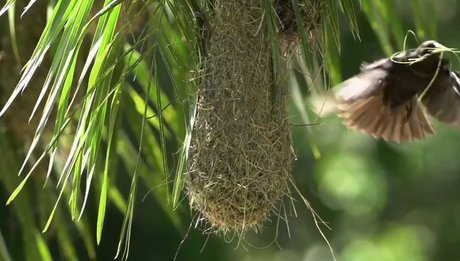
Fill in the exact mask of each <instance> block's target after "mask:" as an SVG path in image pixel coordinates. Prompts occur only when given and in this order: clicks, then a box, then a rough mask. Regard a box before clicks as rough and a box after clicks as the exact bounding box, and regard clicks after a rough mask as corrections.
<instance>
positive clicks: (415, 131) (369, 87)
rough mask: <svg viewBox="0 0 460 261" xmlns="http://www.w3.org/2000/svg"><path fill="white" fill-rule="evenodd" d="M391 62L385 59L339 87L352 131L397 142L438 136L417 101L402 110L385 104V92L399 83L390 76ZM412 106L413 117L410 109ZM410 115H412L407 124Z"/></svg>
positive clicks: (341, 114)
mask: <svg viewBox="0 0 460 261" xmlns="http://www.w3.org/2000/svg"><path fill="white" fill-rule="evenodd" d="M391 63H392V62H391V60H390V59H385V60H384V59H383V60H380V61H377V62H376V63H374V64H367V65H365V66H363V67H362V71H361V73H360V74H358V75H356V76H354V77H352V78H350V79H348V80H346V81H344V82H342V83H341V84H339V85H338V86H336V87H335V88H333V90H334V93H335V99H336V101H337V107H338V109H339V113H338V116H339V117H341V118H343V123H344V124H345V126H347V127H348V128H350V129H356V130H359V131H361V132H364V133H366V134H371V135H373V136H374V137H376V138H383V139H384V140H387V141H388V140H393V141H395V142H397V143H400V142H401V141H402V140H409V141H412V140H414V139H419V140H422V139H424V138H425V133H430V134H433V133H435V131H434V129H433V127H432V126H431V124H430V122H429V121H428V119H427V117H426V115H425V113H424V111H423V108H422V107H421V106H419V104H418V103H417V100H416V98H414V99H412V100H410V101H409V102H407V103H406V104H403V105H402V106H400V107H397V108H393V109H391V110H390V108H388V107H386V106H385V105H384V103H383V91H384V89H385V88H387V87H388V86H389V85H394V84H398V81H397V79H396V78H394V77H392V75H390V68H391ZM409 106H411V108H412V109H411V110H410V115H407V107H409ZM406 116H409V118H408V120H407V121H406Z"/></svg>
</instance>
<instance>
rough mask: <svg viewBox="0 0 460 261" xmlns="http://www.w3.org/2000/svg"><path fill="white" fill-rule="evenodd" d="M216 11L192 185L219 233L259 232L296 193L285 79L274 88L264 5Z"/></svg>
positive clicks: (227, 5)
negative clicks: (291, 190) (290, 190)
mask: <svg viewBox="0 0 460 261" xmlns="http://www.w3.org/2000/svg"><path fill="white" fill-rule="evenodd" d="M214 8H215V9H214V13H213V16H212V17H211V18H210V21H209V23H210V27H211V28H210V31H211V35H210V38H209V43H208V44H207V53H208V57H207V58H206V60H205V62H204V69H205V70H204V76H203V77H204V78H203V81H202V85H201V86H200V88H199V90H198V113H197V118H196V122H195V126H194V130H193V132H192V142H191V147H190V152H189V153H190V160H189V163H188V172H187V173H186V175H185V185H186V189H187V192H188V196H189V198H190V202H191V206H192V208H194V209H196V210H197V211H198V212H199V213H200V214H201V218H204V219H205V220H207V221H208V224H209V225H210V228H211V230H212V231H223V232H228V231H245V230H247V229H250V228H254V229H258V228H260V225H261V224H262V223H263V221H265V220H267V219H268V218H269V216H270V214H271V212H277V209H278V208H279V207H280V202H281V199H282V197H283V195H285V194H287V193H288V188H289V187H288V181H289V177H290V170H291V160H292V154H291V148H290V146H291V137H290V128H289V122H288V114H287V108H286V101H287V98H288V92H287V86H286V77H285V74H286V73H283V68H280V70H279V71H280V72H281V74H280V75H278V76H279V77H277V79H278V80H277V82H276V84H274V77H273V65H272V55H271V50H270V49H269V46H270V44H269V38H268V35H267V29H266V28H265V21H263V20H261V19H264V18H262V17H263V5H262V1H260V0H246V1H244V0H232V1H229V0H227V1H216V5H215V7H214ZM281 63H282V62H281Z"/></svg>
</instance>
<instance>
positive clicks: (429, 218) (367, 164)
mask: <svg viewBox="0 0 460 261" xmlns="http://www.w3.org/2000/svg"><path fill="white" fill-rule="evenodd" d="M426 1H428V0H426ZM39 2H40V1H39ZM376 2H381V1H376ZM393 2H395V3H397V4H396V6H397V8H395V9H393V10H389V14H388V15H391V16H393V17H395V18H394V19H395V21H396V20H397V21H398V22H401V26H402V29H403V30H404V32H406V31H408V30H413V31H416V32H417V24H416V23H417V19H415V18H414V12H413V6H412V5H411V4H409V2H410V1H393ZM423 3H424V1H420V5H422V6H423ZM433 6H434V7H435V9H434V10H431V9H430V10H425V12H429V13H431V14H435V15H434V16H433V15H430V16H429V17H430V19H432V18H433V17H435V18H436V19H434V20H426V19H428V17H425V16H423V15H422V16H421V18H422V21H423V22H424V23H425V24H430V25H432V26H434V27H436V29H437V36H436V40H437V41H439V42H440V43H442V44H444V45H446V46H448V47H453V48H455V47H457V48H459V47H460V34H458V32H459V28H460V27H459V25H460V1H458V0H439V1H435V4H433ZM356 16H357V22H358V25H359V29H360V38H361V39H360V40H357V39H356V38H355V37H354V36H353V35H352V33H351V32H350V29H349V27H348V26H347V23H346V22H345V20H344V19H345V18H344V17H343V15H341V21H340V40H341V44H342V49H341V55H340V60H339V61H340V72H341V77H342V79H346V78H348V77H351V76H352V75H354V74H356V73H357V72H358V70H359V65H360V63H361V62H363V61H367V62H371V61H373V60H375V59H378V58H381V57H384V56H385V52H384V48H382V45H381V42H380V41H379V39H378V37H377V35H376V31H375V30H373V28H372V26H371V23H370V21H371V20H370V18H369V16H366V15H365V14H364V12H362V11H361V10H359V4H357V6H356ZM1 19H2V20H3V21H4V22H5V21H6V19H7V17H6V15H4V16H3V17H2V18H1ZM378 20H379V19H375V20H372V21H371V22H372V23H380V22H382V21H378ZM390 20H391V19H390ZM3 29H4V31H5V30H6V29H5V27H3ZM30 30H33V28H30ZM418 32H420V31H418ZM419 37H423V36H420V35H419ZM424 37H425V38H427V36H426V35H425V36H424ZM24 40H26V39H24ZM423 40H425V39H423ZM419 41H422V39H419ZM408 45H409V47H415V46H416V45H417V42H416V40H415V39H414V38H413V37H412V36H409V37H408ZM33 46H34V45H32V47H31V48H32V50H33ZM397 48H398V49H402V46H398V47H397ZM29 55H30V54H29ZM459 63H460V62H459V61H457V60H456V59H455V57H454V56H452V65H453V67H454V68H456V69H460V67H459V66H460V64H459ZM0 66H1V67H6V66H10V65H9V64H5V63H4V62H2V61H0ZM159 70H163V71H165V68H164V65H163V68H162V67H161V64H160V65H159ZM5 77H7V76H5V75H3V76H2V78H5ZM0 84H2V85H4V84H5V83H0ZM2 87H3V88H7V87H4V86H2ZM131 87H132V88H133V89H136V83H135V82H134V83H131ZM310 87H311V86H308V85H302V86H300V85H299V86H297V87H296V88H298V90H300V91H301V93H302V99H303V101H304V102H305V107H306V109H308V91H307V90H308V89H309V88H310ZM8 88H10V89H11V88H12V87H11V86H10V87H8ZM162 88H163V89H164V90H166V91H165V92H166V93H173V91H172V89H173V86H172V84H171V83H170V82H169V81H167V80H163V81H162ZM139 93H141V91H139ZM0 95H3V96H6V94H5V92H3V93H2V94H0ZM3 99H4V98H3ZM133 100H134V98H133ZM141 107H142V106H141ZM289 110H290V114H291V116H292V118H291V122H292V123H295V124H300V123H302V122H303V120H304V118H303V117H302V116H301V114H302V112H301V111H299V108H298V106H295V104H294V101H290V103H289ZM129 117H130V114H129V113H127V114H125V115H124V116H123V118H124V120H123V121H122V123H121V124H122V125H123V126H124V127H125V128H127V129H129V127H127V126H130V125H132V124H139V122H138V121H137V122H135V123H133V122H131V121H130V119H129ZM318 121H319V122H321V125H316V126H307V127H305V126H295V127H292V133H293V146H294V149H295V151H296V154H297V159H296V161H295V162H294V163H293V172H292V175H293V176H294V178H295V180H296V183H297V186H298V188H299V190H300V192H301V193H302V194H303V195H304V196H305V197H306V198H307V199H308V200H309V202H310V203H311V206H312V207H313V209H314V210H315V211H316V213H317V214H318V215H319V216H320V217H321V218H322V219H323V220H324V221H325V222H327V224H328V226H329V227H331V228H332V230H329V229H328V228H326V227H325V226H324V225H321V224H319V226H320V228H321V229H322V231H323V233H324V235H325V237H326V238H327V239H328V240H329V242H330V244H331V246H332V248H333V250H334V253H335V255H336V257H337V260H340V261H454V260H459V258H460V189H459V187H460V157H459V155H460V130H458V129H454V128H451V127H448V126H445V125H442V124H438V123H437V122H435V121H434V120H433V121H434V125H435V127H436V130H437V135H432V136H429V137H428V138H427V139H426V140H424V141H417V142H414V143H403V144H395V143H393V142H384V141H381V140H376V139H374V138H373V137H372V136H365V135H363V134H360V133H357V132H354V131H347V130H345V129H344V128H343V126H342V125H341V124H340V121H339V120H338V119H337V118H335V117H333V116H331V117H326V118H322V119H319V120H318ZM9 126H12V125H8V124H7V123H3V125H2V130H1V132H2V133H3V134H2V135H3V136H2V137H1V139H0V140H1V143H2V147H1V148H2V149H1V150H0V158H2V161H1V164H2V167H0V171H1V172H0V176H1V178H2V181H1V183H0V202H6V201H7V199H8V198H9V196H10V194H11V192H12V190H14V188H15V187H16V186H17V185H18V184H19V182H20V180H22V176H21V177H16V173H17V169H18V167H19V166H20V164H21V163H22V160H23V158H24V151H23V149H21V148H22V146H24V145H21V144H22V143H21V142H14V141H13V139H12V138H11V137H16V138H17V136H20V135H18V131H20V130H18V129H14V128H13V127H9ZM126 133H128V134H129V131H126ZM152 135H153V134H152ZM128 136H129V135H128ZM131 136H135V135H134V134H131ZM17 139H18V140H20V139H19V138H17ZM312 140H313V141H314V143H315V144H316V146H317V147H318V151H319V152H320V155H319V156H318V155H314V153H313V152H312V149H311V141H312ZM133 143H135V142H133ZM5 144H8V146H9V147H7V146H6V145H5ZM178 144H179V143H178V142H177V141H176V142H172V141H168V143H167V145H168V146H169V147H170V149H169V151H170V152H174V151H175V150H177V148H178ZM133 151H135V149H134V150H133ZM144 153H147V155H148V152H144ZM104 156H105V155H104ZM134 160H135V159H134ZM7 163H8V164H9V166H8V167H6V164H7ZM173 165H174V160H171V166H173ZM14 169H16V171H12V170H14ZM116 170H117V171H116V172H117V173H118V172H119V173H118V175H117V181H116V184H117V188H118V193H119V194H116V193H115V194H116V195H119V196H120V197H122V198H127V195H128V194H129V189H130V186H131V176H130V175H126V173H131V172H132V171H133V168H132V165H128V164H121V163H120V165H119V166H118V168H117V169H116ZM141 171H142V172H143V175H145V176H147V177H149V178H150V179H151V180H153V181H152V182H151V183H147V182H145V181H144V180H143V179H141V180H140V182H139V183H140V184H139V188H138V191H137V197H136V206H135V210H134V215H133V220H132V228H131V231H132V233H131V242H130V257H129V260H133V261H147V260H155V261H158V260H173V259H174V258H175V257H176V255H177V257H176V260H178V261H180V260H203V261H204V260H213V261H221V260H222V261H224V260H229V261H230V260H232V261H233V260H241V261H259V260H260V261H262V260H263V261H285V260H286V261H332V260H333V257H332V255H331V252H330V249H329V247H328V245H327V243H326V242H325V240H324V239H323V237H322V236H321V234H320V233H319V231H318V229H317V227H316V224H315V220H314V219H313V217H312V214H311V212H310V210H309V209H308V208H307V207H306V206H305V205H304V204H303V202H302V200H301V198H300V197H299V195H297V193H296V192H294V191H293V193H292V197H293V198H294V204H293V206H294V207H295V211H294V209H293V208H292V205H290V204H291V203H290V201H286V202H287V205H289V206H291V207H288V208H287V212H286V215H287V217H288V220H287V222H286V221H285V220H280V219H277V218H276V217H274V218H273V221H272V222H267V223H266V224H265V227H264V230H263V231H262V233H257V234H256V233H249V234H248V235H247V236H246V238H245V239H244V240H243V241H241V242H238V238H237V237H238V236H237V235H231V234H228V235H227V236H226V237H218V236H215V235H206V234H203V233H202V232H201V231H200V230H199V229H197V228H195V227H194V226H193V224H192V225H191V220H192V218H193V217H194V216H193V215H194V213H192V212H190V210H189V209H188V202H187V201H186V200H184V201H182V202H181V205H182V206H183V208H180V209H178V210H177V211H175V212H171V211H165V208H171V206H170V205H169V206H168V205H166V206H165V205H164V201H165V199H163V198H161V197H159V196H158V195H159V194H158V193H156V192H155V190H157V189H158V188H157V187H154V186H153V185H154V184H155V179H157V180H158V179H159V180H160V181H161V179H162V178H158V176H159V175H160V173H159V171H158V170H156V169H155V168H154V167H144V168H142V169H141ZM14 184H16V185H14ZM42 184H43V183H40V182H38V181H34V182H30V183H29V184H28V185H27V186H26V190H27V191H26V192H24V191H23V192H24V193H23V192H21V193H22V194H21V196H20V197H19V198H18V200H16V201H15V202H14V203H13V204H12V205H9V206H5V204H4V203H1V204H0V253H3V254H1V255H0V260H6V261H8V260H14V261H16V260H19V261H21V260H44V259H43V256H44V255H45V256H46V254H43V252H42V251H44V252H48V253H49V255H50V256H49V257H50V258H51V259H49V260H113V258H114V256H115V254H116V250H117V246H118V243H119V236H120V230H121V227H122V224H123V219H124V212H123V211H121V210H120V206H123V204H122V203H120V204H121V205H120V204H117V203H113V202H112V203H109V204H108V205H107V213H106V219H105V224H104V230H103V233H102V241H101V244H100V245H99V246H96V245H95V243H94V240H95V239H94V237H95V227H96V220H97V206H98V203H97V200H96V199H98V193H100V192H99V190H98V189H94V190H92V191H91V192H90V196H89V198H94V199H95V200H89V201H88V203H87V204H88V205H87V206H86V210H85V211H86V212H85V220H86V221H85V222H86V223H85V224H86V226H85V229H88V231H90V232H88V235H89V239H87V237H85V236H82V235H81V229H80V228H78V226H75V225H74V224H73V222H72V221H71V219H70V215H69V214H68V212H66V211H61V213H60V214H59V215H57V216H56V217H55V221H53V224H54V225H53V226H52V227H51V229H50V231H49V232H47V233H45V234H43V239H44V241H43V242H42V241H37V237H36V235H37V234H40V230H41V229H42V228H43V224H44V222H46V219H47V216H48V215H49V212H50V209H51V208H52V206H53V204H54V201H53V200H52V199H53V198H54V199H55V198H56V195H57V192H56V191H55V188H54V187H53V186H51V188H47V189H45V190H42ZM39 195H42V196H39ZM46 195H49V197H48V196H46ZM62 204H64V205H65V202H62ZM24 213H28V214H27V215H31V216H33V217H35V218H27V217H25V216H24V215H26V214H24ZM171 213H173V214H171ZM30 222H32V224H31V223H30ZM56 223H59V224H60V225H56ZM25 224H28V226H26V225H25ZM35 225H36V228H34V226H35ZM25 230H28V232H26V231H25ZM64 230H65V232H62V231H64ZM27 233H28V235H29V239H26V237H25V236H24V234H27ZM63 233H64V234H63ZM64 238H66V240H67V241H65V240H64ZM275 239H276V240H275ZM88 240H89V241H88ZM28 241H29V244H28V243H27V242H28ZM37 242H42V243H43V244H44V245H46V247H45V248H47V250H43V247H44V246H43V245H40V244H38V243H37ZM62 242H69V244H67V245H66V246H64V247H63V246H61V245H60V244H61V243H62ZM88 242H89V243H88ZM88 244H89V245H92V246H93V247H92V249H93V250H92V254H90V256H91V257H88V253H87V251H88ZM31 247H33V248H36V249H38V252H40V253H41V254H37V255H32V257H31V256H30V255H28V254H27V252H29V251H35V250H32V249H31ZM66 251H67V252H66ZM38 252H37V253H38ZM89 252H91V251H89ZM5 253H8V254H5ZM72 253H73V254H72ZM8 257H9V258H10V259H8ZM34 257H35V258H34Z"/></svg>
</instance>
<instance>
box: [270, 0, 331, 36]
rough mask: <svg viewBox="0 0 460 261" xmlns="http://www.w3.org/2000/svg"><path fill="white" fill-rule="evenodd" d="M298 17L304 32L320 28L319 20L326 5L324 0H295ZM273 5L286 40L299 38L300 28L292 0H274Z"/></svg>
mask: <svg viewBox="0 0 460 261" xmlns="http://www.w3.org/2000/svg"><path fill="white" fill-rule="evenodd" d="M297 3H298V8H299V11H300V16H301V17H300V19H301V20H302V21H303V27H304V30H305V31H306V32H312V31H315V30H317V29H320V28H321V21H322V18H323V16H324V12H325V10H326V7H327V1H326V0H297ZM274 7H275V10H276V14H277V16H278V20H279V23H280V26H279V27H280V29H279V30H280V33H281V35H282V38H283V39H284V40H287V41H298V40H300V32H299V30H300V28H299V26H298V23H297V18H296V14H295V9H294V6H293V1H292V0H274Z"/></svg>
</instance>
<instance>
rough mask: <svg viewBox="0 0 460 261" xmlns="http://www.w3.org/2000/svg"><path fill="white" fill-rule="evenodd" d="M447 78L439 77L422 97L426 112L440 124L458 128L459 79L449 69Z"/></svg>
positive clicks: (459, 121) (459, 113)
mask: <svg viewBox="0 0 460 261" xmlns="http://www.w3.org/2000/svg"><path fill="white" fill-rule="evenodd" d="M445 70H447V71H448V72H449V77H439V78H438V79H439V80H437V81H435V82H434V83H433V85H432V86H430V87H429V89H428V91H427V92H426V94H425V95H424V96H423V97H422V103H423V105H424V106H425V107H426V109H427V112H428V113H429V114H430V115H431V116H433V117H434V118H436V119H437V120H439V121H440V122H443V123H446V124H449V125H453V126H456V127H458V128H460V79H459V78H458V76H457V75H456V73H455V72H454V71H452V70H450V69H447V68H446V69H445Z"/></svg>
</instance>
